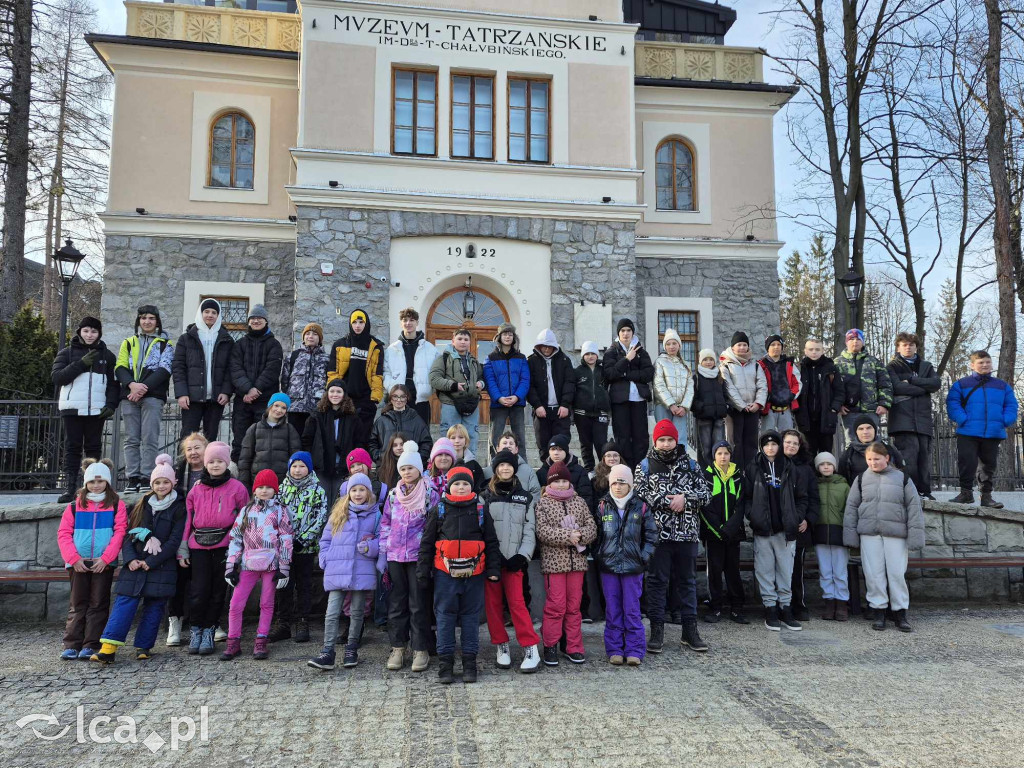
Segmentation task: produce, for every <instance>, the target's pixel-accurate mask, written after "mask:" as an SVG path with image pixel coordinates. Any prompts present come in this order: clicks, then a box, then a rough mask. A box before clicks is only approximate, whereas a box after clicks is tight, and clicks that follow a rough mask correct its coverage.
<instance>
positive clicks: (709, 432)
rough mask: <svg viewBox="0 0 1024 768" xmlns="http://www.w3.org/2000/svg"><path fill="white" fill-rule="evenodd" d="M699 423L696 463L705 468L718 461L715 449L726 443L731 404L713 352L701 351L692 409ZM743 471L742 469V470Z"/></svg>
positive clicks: (695, 376) (716, 356) (711, 350)
mask: <svg viewBox="0 0 1024 768" xmlns="http://www.w3.org/2000/svg"><path fill="white" fill-rule="evenodd" d="M690 410H691V411H692V412H693V418H694V419H696V420H697V446H696V448H697V462H698V463H699V464H700V465H701V466H702V467H706V466H708V465H709V464H711V463H712V462H713V461H714V460H715V456H714V451H713V450H712V446H715V447H716V448H717V446H718V444H719V443H721V442H722V441H723V440H725V416H726V414H727V413H728V411H729V401H728V400H727V399H726V395H725V379H723V378H722V371H721V370H720V369H719V367H718V355H716V354H715V351H714V350H713V349H702V350H701V351H700V356H699V360H698V365H697V373H696V374H695V375H694V377H693V404H692V405H691V406H690ZM739 469H740V471H741V472H742V471H743V468H742V467H740V468H739Z"/></svg>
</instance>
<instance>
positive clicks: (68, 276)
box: [53, 238, 85, 349]
mask: <svg viewBox="0 0 1024 768" xmlns="http://www.w3.org/2000/svg"><path fill="white" fill-rule="evenodd" d="M53 259H54V261H56V262H57V271H58V272H59V273H60V279H61V281H62V282H63V283H64V291H63V293H62V296H61V300H60V339H59V340H58V347H59V349H64V347H65V346H66V344H65V339H67V336H68V294H69V293H70V292H71V281H72V280H74V279H75V275H76V274H78V267H79V265H80V264H81V263H82V261H83V260H84V259H85V254H84V253H82V252H81V251H80V250H78V249H77V248H75V246H74V245H73V244H72V243H71V239H70V238H68V239H67V240H65V241H64V247H63V248H61V249H60V250H59V251H57V252H56V253H54V254H53Z"/></svg>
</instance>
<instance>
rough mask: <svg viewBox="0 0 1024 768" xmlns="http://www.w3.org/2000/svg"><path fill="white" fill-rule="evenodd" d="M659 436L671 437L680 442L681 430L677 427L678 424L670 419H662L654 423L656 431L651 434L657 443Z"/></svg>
mask: <svg viewBox="0 0 1024 768" xmlns="http://www.w3.org/2000/svg"><path fill="white" fill-rule="evenodd" d="M659 437H671V438H672V439H673V440H675V441H676V442H677V443H678V442H679V430H678V429H676V425H675V424H673V423H672V422H671V421H669V420H668V419H662V420H661V421H659V422H658V423H657V424H655V425H654V433H653V434H652V435H651V439H652V440H654V442H655V443H657V442H658V438H659Z"/></svg>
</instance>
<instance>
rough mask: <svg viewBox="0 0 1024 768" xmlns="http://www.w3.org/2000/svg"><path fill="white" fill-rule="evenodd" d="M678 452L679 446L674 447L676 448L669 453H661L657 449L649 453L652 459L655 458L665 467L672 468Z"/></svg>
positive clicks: (652, 449)
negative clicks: (652, 455) (652, 456)
mask: <svg viewBox="0 0 1024 768" xmlns="http://www.w3.org/2000/svg"><path fill="white" fill-rule="evenodd" d="M678 450H679V446H678V445H676V447H675V448H673V449H672V450H671V451H662V450H660V449H658V448H651V453H653V454H654V458H656V459H657V460H658V461H660V462H661V463H662V464H665V465H666V466H672V465H673V464H675V463H676V455H677V451H678Z"/></svg>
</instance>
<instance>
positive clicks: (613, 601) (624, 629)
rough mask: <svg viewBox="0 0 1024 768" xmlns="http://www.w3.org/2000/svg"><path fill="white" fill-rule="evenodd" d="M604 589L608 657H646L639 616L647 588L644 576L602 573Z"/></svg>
mask: <svg viewBox="0 0 1024 768" xmlns="http://www.w3.org/2000/svg"><path fill="white" fill-rule="evenodd" d="M601 587H602V589H603V590H604V599H605V603H606V606H605V611H604V652H605V653H606V654H607V655H608V656H616V655H621V656H626V657H627V658H628V657H629V656H635V657H636V658H638V659H642V658H643V657H644V656H645V655H646V654H647V638H646V637H645V635H644V623H643V619H642V618H641V616H640V593H641V592H642V591H643V588H644V575H643V574H642V573H631V574H628V575H625V576H620V575H619V574H617V573H602V574H601Z"/></svg>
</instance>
